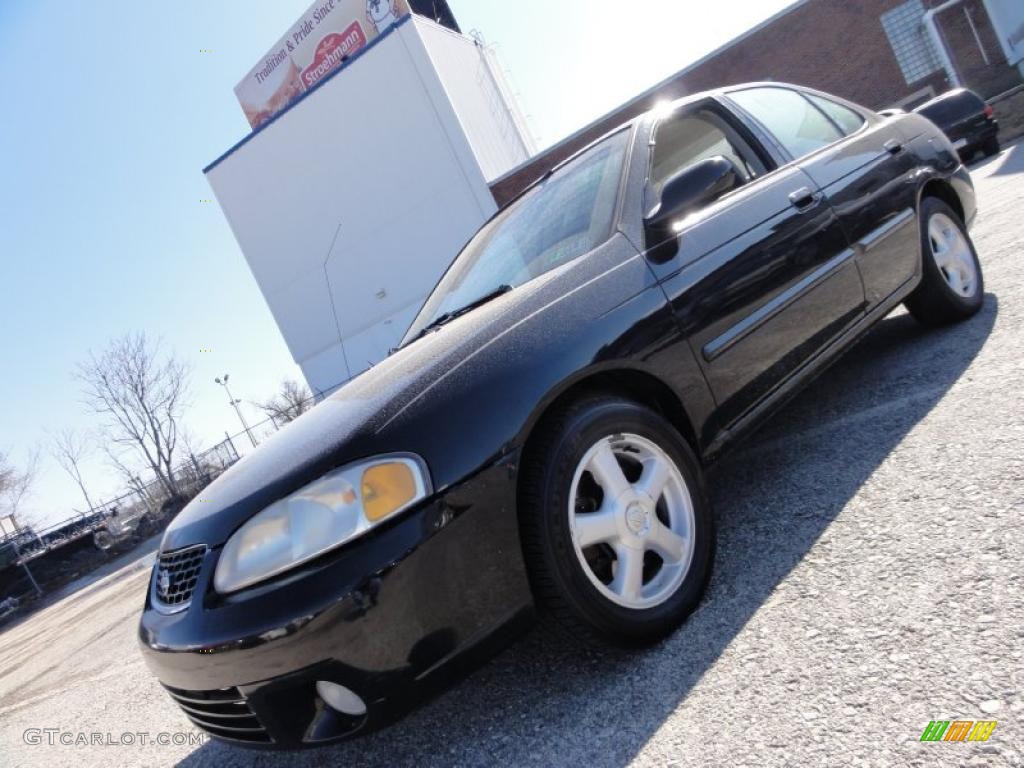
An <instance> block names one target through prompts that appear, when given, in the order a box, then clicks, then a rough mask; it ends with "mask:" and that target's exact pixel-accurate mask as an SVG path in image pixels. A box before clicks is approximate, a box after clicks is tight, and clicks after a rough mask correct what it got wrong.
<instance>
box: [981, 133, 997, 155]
mask: <svg viewBox="0 0 1024 768" xmlns="http://www.w3.org/2000/svg"><path fill="white" fill-rule="evenodd" d="M999 150H1000V147H999V137H997V136H993V137H992V138H991V139H987V140H986V141H985V143H984V144H982V145H981V151H982V152H984V153H985V157H992V155H998V154H999Z"/></svg>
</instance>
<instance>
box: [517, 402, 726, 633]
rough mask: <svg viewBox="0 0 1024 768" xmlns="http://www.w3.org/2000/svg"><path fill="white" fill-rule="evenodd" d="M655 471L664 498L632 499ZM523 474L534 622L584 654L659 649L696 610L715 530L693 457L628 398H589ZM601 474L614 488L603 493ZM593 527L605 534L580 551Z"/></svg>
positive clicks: (556, 423)
mask: <svg viewBox="0 0 1024 768" xmlns="http://www.w3.org/2000/svg"><path fill="white" fill-rule="evenodd" d="M605 449H607V451H609V452H610V453H608V452H606V450H605ZM617 451H618V453H617ZM609 456H611V461H612V462H613V463H612V464H608V463H606V461H607V459H608V457H609ZM588 457H589V458H588ZM641 461H643V462H644V463H640V462H641ZM615 466H617V467H618V468H619V470H620V472H621V474H619V475H616V473H615V472H614V467H615ZM598 467H604V469H603V470H601V472H598V469H597V468H598ZM655 468H659V469H660V470H662V472H661V474H663V475H664V478H665V484H664V486H663V489H664V490H663V491H659V492H656V494H655V493H648V494H641V493H639V492H638V489H639V488H643V487H644V485H643V484H644V483H646V482H648V481H650V480H651V478H653V477H657V476H659V473H658V472H655V471H654V469H655ZM608 470H611V471H608ZM522 472H523V474H522V478H521V483H520V510H519V513H520V526H521V534H522V540H523V550H524V555H525V559H526V565H527V570H528V573H529V577H530V584H531V587H532V589H533V592H534V596H535V598H536V601H537V605H538V609H539V612H540V613H541V616H542V618H544V617H546V618H549V619H554V620H555V623H556V624H557V625H558V626H560V627H561V628H562V629H564V630H567V631H568V632H569V633H570V634H571V635H573V636H574V637H576V638H578V639H580V640H583V641H585V642H586V643H588V644H591V645H598V646H601V645H616V646H625V647H629V646H640V645H646V644H650V643H653V642H655V641H657V640H659V639H661V638H662V637H664V636H665V635H667V634H669V633H670V632H672V630H674V629H675V628H676V627H677V626H679V624H681V623H682V622H683V620H684V619H685V618H686V617H687V616H688V615H689V614H690V613H691V612H692V611H693V610H694V609H695V608H696V607H697V604H698V603H699V601H700V598H701V595H702V594H703V592H704V589H705V587H706V585H707V582H708V578H709V576H710V574H711V564H712V561H713V559H714V548H715V531H714V523H713V519H712V515H711V509H710V505H709V503H708V500H707V496H706V493H705V490H704V485H703V479H702V476H701V471H700V467H699V465H698V463H697V460H696V458H695V457H694V454H693V451H692V450H691V449H690V446H689V445H688V444H687V443H686V441H685V440H684V439H683V438H682V437H681V436H680V435H679V433H678V432H677V431H676V430H675V428H673V427H672V425H671V424H669V423H668V422H667V421H666V420H665V419H664V418H662V417H661V416H659V415H657V414H656V413H654V412H653V411H651V410H649V409H647V408H645V407H643V406H641V405H638V404H637V403H634V402H631V401H629V400H624V399H620V398H617V397H611V396H600V395H599V396H591V397H587V398H585V399H582V400H580V401H578V402H576V403H574V404H572V405H570V406H568V407H565V408H563V409H562V410H560V411H558V412H557V413H555V414H554V415H553V416H552V417H551V418H549V419H547V420H546V421H545V423H544V424H543V425H542V426H541V427H540V432H539V433H538V435H537V437H536V439H535V440H531V444H530V446H529V453H528V455H527V456H525V457H524V463H523V470H522ZM602 472H603V473H604V474H605V476H606V478H611V481H609V480H608V479H606V480H605V482H604V485H601V484H600V482H599V481H598V480H597V478H598V477H599V476H600V475H601V473H602ZM622 480H624V481H626V483H627V485H626V486H621V485H620V486H619V487H620V489H622V492H621V493H619V494H618V495H617V497H616V499H617V500H616V501H615V502H612V501H610V500H611V498H612V493H614V489H615V487H616V485H617V484H619V481H622ZM634 483H635V484H636V485H634ZM604 486H607V487H608V488H609V489H612V490H610V491H609V492H608V493H606V492H605V490H604ZM605 496H607V498H608V501H606V500H605V499H604V497H605ZM570 499H572V500H573V503H572V507H570ZM599 515H604V516H603V517H601V518H600V519H599V518H598V516H599ZM583 518H585V519H583ZM581 520H582V522H581ZM609 521H611V522H609ZM597 522H600V523H601V525H600V526H598V528H600V529H601V531H604V532H607V531H608V530H612V531H614V535H613V537H609V538H607V539H605V540H602V541H601V542H600V543H596V544H586V543H585V542H584V541H583V540H582V538H581V537H583V536H584V535H585V534H584V532H585V531H590V532H593V531H594V530H595V528H594V524H595V523H597ZM588 524H589V525H588ZM607 525H611V526H612V527H611V528H610V529H608V528H607V527H606V526H607ZM666 529H667V530H669V531H670V533H669V534H665V530H666ZM673 531H674V532H675V534H676V536H677V538H673V537H672V533H671V532H673ZM687 532H688V534H689V535H688V536H687V535H686V534H687ZM679 534H682V535H683V537H682V538H679V537H678V535H679ZM587 535H589V534H587ZM598 538H600V537H598ZM691 542H692V543H691ZM656 548H662V549H661V551H662V552H665V553H671V554H665V555H664V557H663V556H662V555H661V554H658V552H656V551H655V549H656ZM638 552H639V553H640V554H639V555H638V554H637V553H638ZM627 562H628V563H630V564H632V565H633V567H631V568H630V567H623V566H622V565H621V563H627ZM616 574H618V575H619V576H620V577H621V578H620V579H619V580H618V581H617V579H616ZM630 574H633V575H634V577H635V578H634V579H630V577H629V575H630ZM636 574H639V576H638V577H636ZM636 578H639V581H636ZM615 590H619V591H618V592H616V591H615Z"/></svg>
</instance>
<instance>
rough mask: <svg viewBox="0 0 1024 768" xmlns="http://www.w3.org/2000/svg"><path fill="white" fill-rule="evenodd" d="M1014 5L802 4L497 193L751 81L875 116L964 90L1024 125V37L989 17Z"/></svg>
mask: <svg viewBox="0 0 1024 768" xmlns="http://www.w3.org/2000/svg"><path fill="white" fill-rule="evenodd" d="M1016 2H1019V3H1021V4H1024V0H799V1H798V2H795V3H793V4H792V5H790V6H789V7H787V8H785V9H784V10H783V11H782V12H780V13H778V14H776V15H775V16H773V17H772V18H770V19H768V20H767V21H765V22H764V23H762V24H760V25H758V26H756V27H754V28H753V29H751V30H749V31H748V32H746V33H745V34H743V35H741V36H740V37H738V38H736V39H735V40H732V41H731V42H729V43H727V44H726V45H724V46H723V47H721V48H719V49H718V50H716V51H714V52H712V53H710V54H709V55H707V56H705V57H704V58H702V59H700V60H699V61H697V62H695V63H693V64H691V65H690V66H688V67H686V68H685V69H683V70H682V71H680V72H678V73H676V74H675V75H673V76H672V77H670V78H668V79H667V80H665V81H663V82H661V83H659V84H658V85H656V86H655V87H654V88H652V89H650V90H648V91H647V92H645V93H643V94H641V95H640V96H638V97H637V98H635V99H633V100H632V101H630V102H627V103H626V104H624V105H622V106H621V107H620V108H618V109H616V110H614V111H613V112H611V113H609V114H608V115H605V116H604V117H602V118H600V119H599V120H597V121H596V122H594V123H592V124H591V125H589V126H587V127H586V128H584V129H583V130H582V131H580V132H578V133H577V134H575V135H573V136H570V137H569V138H568V139H566V140H565V141H563V142H561V143H559V144H556V145H555V146H554V147H551V148H549V149H548V150H546V151H545V152H543V153H541V154H540V155H538V156H537V157H535V158H533V160H531V161H530V162H529V163H527V164H526V165H524V166H522V167H520V168H517V169H515V170H514V171H512V172H511V173H509V174H507V175H506V176H505V177H503V178H501V179H498V180H497V181H496V182H495V183H494V184H493V185H492V191H493V192H494V196H495V198H496V199H497V200H498V203H499V205H501V204H504V203H505V202H507V201H508V200H509V199H510V198H511V197H512V196H514V195H515V194H516V193H517V192H518V191H519V190H521V189H522V188H523V186H525V185H526V184H528V183H529V182H531V181H532V180H533V179H535V178H537V177H538V176H540V175H541V174H542V173H543V172H544V171H545V170H546V169H547V168H548V167H550V166H551V165H553V164H554V163H557V162H558V161H560V160H561V159H563V158H565V157H567V156H568V155H570V154H572V153H573V152H575V151H576V150H578V149H579V148H580V147H582V146H585V145H586V144H588V143H589V142H591V141H593V140H594V139H596V138H598V137H599V136H601V135H602V134H604V133H606V132H607V131H609V130H611V129H612V128H614V127H615V126H617V125H619V124H621V123H623V122H625V121H626V120H628V119H630V118H632V117H635V116H636V115H638V114H640V113H642V112H644V111H646V110H648V109H650V108H651V107H653V106H654V105H655V104H656V103H657V102H659V101H663V100H671V99H675V98H679V97H681V96H684V95H686V94H689V93H695V92H698V91H703V90H708V89H710V88H716V87H720V86H725V85H731V84H734V83H741V82H746V81H752V80H777V81H783V82H790V83H796V84H800V85H807V86H810V87H812V88H818V89H820V90H823V91H828V92H830V93H835V94H837V95H839V96H843V97H845V98H848V99H850V100H852V101H856V102H858V103H861V104H864V105H866V106H869V107H872V108H875V109H882V108H884V107H891V106H904V107H908V108H909V107H913V106H916V105H917V104H919V103H921V102H923V101H926V100H927V99H929V98H931V97H932V96H934V95H936V94H938V93H941V92H943V91H945V90H948V89H950V88H952V87H955V86H958V85H963V86H966V87H968V88H972V89H973V90H975V91H977V92H978V93H980V94H981V95H982V96H984V97H985V98H987V99H990V100H996V101H997V102H998V101H999V100H1000V97H1003V98H1010V97H1013V98H1012V99H1011V101H1010V102H1008V103H1007V104H1006V105H1005V110H1006V111H1008V112H1009V113H1012V114H1007V115H1005V117H1008V118H1010V120H1011V122H1013V121H1015V120H1017V119H1020V120H1021V122H1022V124H1024V75H1022V68H1021V66H1022V65H1020V64H1015V65H1011V64H1009V63H1008V62H1007V59H1008V55H1007V54H1006V53H1005V51H1004V44H1003V38H1006V37H1007V36H1009V35H1013V34H1016V35H1020V34H1021V30H1004V29H1002V27H1001V26H999V24H998V23H994V22H993V18H992V17H991V16H990V13H989V8H990V5H992V4H999V3H1003V4H1004V5H1005V4H1008V3H1016ZM1006 7H1009V6H1008V5H1006ZM1015 13H1016V12H1015V11H1013V10H1011V11H1009V15H1011V16H1013V15H1014V14H1015ZM996 21H997V22H1003V23H1004V25H1005V21H1004V20H1003V19H1002V18H998V19H997V20H996ZM1018 102H1019V103H1018ZM1001 111H1003V110H1000V109H999V107H998V106H997V113H1000V112H1001ZM1018 112H1019V113H1020V114H1019V115H1018V114H1017V113H1018ZM999 116H1000V117H1001V118H1002V117H1004V115H1003V114H1000V115H999ZM1004 133H1005V132H1004Z"/></svg>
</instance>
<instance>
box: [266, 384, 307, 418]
mask: <svg viewBox="0 0 1024 768" xmlns="http://www.w3.org/2000/svg"><path fill="white" fill-rule="evenodd" d="M254 405H256V406H257V407H258V408H259V409H260V410H262V411H263V412H264V413H265V414H267V416H269V417H270V418H272V419H273V420H274V423H276V424H278V425H281V424H287V423H288V422H289V421H294V420H295V419H297V418H299V416H301V415H302V414H304V413H305V412H306V411H308V410H309V409H310V408H312V407H313V393H312V392H310V391H309V388H308V387H307V386H306V385H305V384H300V383H299V382H297V381H295V380H294V379H285V380H284V381H282V382H281V389H280V391H279V392H278V393H277V394H276V395H274V396H273V397H272V398H270V399H269V400H267V401H266V402H263V403H255V404H254Z"/></svg>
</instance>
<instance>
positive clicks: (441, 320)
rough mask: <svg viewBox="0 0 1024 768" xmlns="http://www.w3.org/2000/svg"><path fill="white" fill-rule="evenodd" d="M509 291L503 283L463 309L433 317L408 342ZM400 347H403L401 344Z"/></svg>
mask: <svg viewBox="0 0 1024 768" xmlns="http://www.w3.org/2000/svg"><path fill="white" fill-rule="evenodd" d="M511 290H512V286H511V285H508V284H505V283H503V284H502V285H499V286H498V287H497V288H495V289H494V290H493V291H489V292H487V293H485V294H484V295H483V296H481V297H479V298H477V299H473V301H471V302H469V304H466V305H465V306H463V307H459V308H458V309H453V310H450V311H448V312H443V313H441V314H440V315H438V316H437V317H435V318H434V319H433V320H431V321H430V322H429V323H427V324H426V325H425V326H423V328H422V329H420V332H419V333H417V334H416V335H415V336H414V337H413V338H411V339H409V341H410V342H413V341H416V339H419V338H422V337H424V336H426V335H427V334H428V333H430V332H431V331H433V330H436V329H438V328H440V327H441V326H442V325H447V324H448V323H450V322H451V321H452V320H454V319H455V318H457V317H462V316H463V315H464V314H466V313H467V312H472V311H473V310H474V309H476V308H477V307H481V306H483V305H484V304H486V303H487V302H489V301H493V300H494V299H496V298H498V297H499V296H504V295H505V294H506V293H508V292H509V291H511ZM402 346H405V345H404V344H403V345H402Z"/></svg>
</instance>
